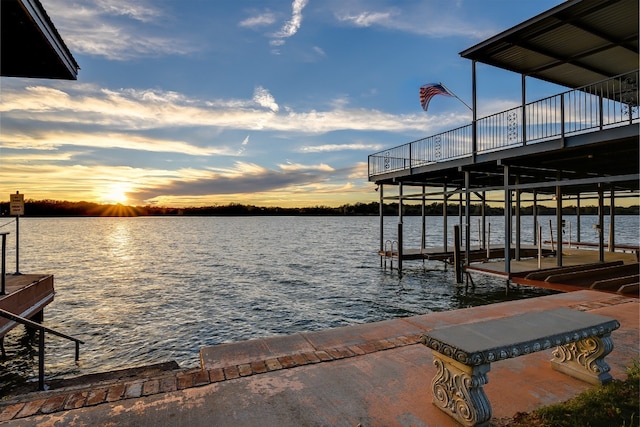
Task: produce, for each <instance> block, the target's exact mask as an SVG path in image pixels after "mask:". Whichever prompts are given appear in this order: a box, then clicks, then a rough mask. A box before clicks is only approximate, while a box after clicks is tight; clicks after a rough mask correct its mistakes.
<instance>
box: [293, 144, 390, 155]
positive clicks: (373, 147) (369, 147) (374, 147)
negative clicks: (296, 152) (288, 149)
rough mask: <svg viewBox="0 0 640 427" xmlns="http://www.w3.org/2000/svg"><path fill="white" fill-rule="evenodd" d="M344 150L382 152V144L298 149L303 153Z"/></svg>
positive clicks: (316, 146)
mask: <svg viewBox="0 0 640 427" xmlns="http://www.w3.org/2000/svg"><path fill="white" fill-rule="evenodd" d="M345 150H367V151H379V150H382V144H362V143H359V144H323V145H312V146H306V147H302V148H301V149H300V151H302V152H304V153H327V152H333V151H345Z"/></svg>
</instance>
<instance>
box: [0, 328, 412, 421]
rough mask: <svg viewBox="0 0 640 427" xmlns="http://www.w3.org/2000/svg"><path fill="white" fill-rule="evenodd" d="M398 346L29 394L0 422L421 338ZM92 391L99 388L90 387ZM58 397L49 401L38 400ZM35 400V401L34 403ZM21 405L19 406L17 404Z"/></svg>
mask: <svg viewBox="0 0 640 427" xmlns="http://www.w3.org/2000/svg"><path fill="white" fill-rule="evenodd" d="M397 338H398V339H397V340H396V341H395V342H390V341H388V340H384V339H383V340H379V341H373V342H370V343H367V345H364V346H358V345H352V346H349V347H344V348H328V349H323V350H318V351H314V352H304V353H295V354H291V355H286V356H280V357H277V358H274V359H268V360H257V361H254V362H251V363H242V364H239V365H232V366H227V367H225V368H215V369H209V370H202V369H199V368H192V369H188V370H178V371H176V372H174V373H171V374H170V375H169V376H168V374H167V373H160V374H157V377H153V378H147V379H145V380H140V379H134V380H132V381H131V382H124V383H117V384H113V385H111V386H108V387H106V388H105V387H103V386H98V387H99V388H98V389H97V390H83V391H78V390H73V391H65V390H50V391H45V392H36V393H30V394H27V395H23V396H19V397H17V398H14V399H11V400H9V401H6V402H1V403H0V422H2V421H8V420H12V419H19V418H26V417H30V416H32V415H36V414H51V413H54V412H58V411H63V410H69V409H78V408H82V407H85V406H95V405H100V404H102V403H107V402H110V403H111V402H115V401H118V400H125V399H136V398H139V397H142V396H150V395H152V394H158V393H166V392H169V391H175V390H176V389H177V390H183V389H186V388H191V387H202V386H206V385H209V384H211V383H216V382H221V381H227V380H232V379H237V378H240V377H247V376H250V375H259V374H263V373H265V372H272V371H278V370H281V369H289V368H294V367H297V366H304V365H309V364H315V363H322V362H331V361H334V360H340V359H345V358H349V357H355V356H361V355H365V354H368V353H373V352H378V351H384V350H390V349H394V348H398V347H404V346H407V345H413V344H418V343H419V341H420V336H419V335H411V336H406V337H405V336H401V337H397ZM89 387H96V386H95V385H90V386H89ZM48 394H55V395H54V396H51V397H48V398H37V397H36V396H41V395H48ZM31 399H33V400H31ZM16 401H18V402H16Z"/></svg>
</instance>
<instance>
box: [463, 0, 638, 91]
mask: <svg viewBox="0 0 640 427" xmlns="http://www.w3.org/2000/svg"><path fill="white" fill-rule="evenodd" d="M460 55H461V56H462V57H463V58H467V59H471V60H475V61H478V62H481V63H485V64H489V65H493V66H496V67H499V68H503V69H505V70H509V71H513V72H517V73H520V74H524V75H526V76H531V77H535V78H538V79H541V80H545V81H548V82H552V83H556V84H559V85H562V86H566V87H570V88H574V89H575V88H578V87H582V86H585V85H588V84H591V83H593V82H597V81H600V80H604V79H608V78H611V77H614V76H617V75H620V74H624V73H627V72H630V71H632V70H635V69H637V68H638V0H570V1H567V2H565V3H562V4H560V5H558V6H557V7H554V8H552V9H549V10H548V11H546V12H544V13H541V14H540V15H537V16H535V17H533V18H531V19H529V20H527V21H524V22H522V23H521V24H519V25H516V26H515V27H512V28H510V29H508V30H506V31H503V32H502V33H500V34H497V35H496V36H494V37H491V38H489V39H487V40H485V41H483V42H481V43H479V44H477V45H475V46H473V47H470V48H468V49H466V50H464V51H462V52H460Z"/></svg>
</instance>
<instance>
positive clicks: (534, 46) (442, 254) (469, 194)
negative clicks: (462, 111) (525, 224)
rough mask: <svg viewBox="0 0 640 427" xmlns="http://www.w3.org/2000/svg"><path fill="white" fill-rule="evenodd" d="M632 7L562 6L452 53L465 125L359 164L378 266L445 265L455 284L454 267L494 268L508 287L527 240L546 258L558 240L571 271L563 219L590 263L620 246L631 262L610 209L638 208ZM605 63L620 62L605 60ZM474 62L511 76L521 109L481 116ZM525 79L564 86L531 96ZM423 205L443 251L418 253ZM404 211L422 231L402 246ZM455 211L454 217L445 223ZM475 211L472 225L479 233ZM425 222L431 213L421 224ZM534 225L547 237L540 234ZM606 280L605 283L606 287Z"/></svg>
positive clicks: (634, 248)
mask: <svg viewBox="0 0 640 427" xmlns="http://www.w3.org/2000/svg"><path fill="white" fill-rule="evenodd" d="M637 11H638V2H637V1H636V0H614V1H611V2H606V1H594V2H593V3H589V4H587V2H582V1H580V0H575V1H568V2H565V3H563V4H562V5H559V6H557V7H554V8H552V9H550V10H548V11H546V12H544V13H542V14H540V15H538V16H536V17H533V18H531V19H529V20H527V21H525V22H523V23H521V24H519V25H516V26H514V27H513V28H510V29H509V30H506V31H504V32H502V33H500V34H497V35H495V36H493V37H491V38H489V39H487V40H484V41H482V42H481V43H478V44H477V45H475V46H472V47H470V48H468V49H466V50H464V51H462V52H460V56H461V57H463V58H465V59H468V60H470V64H471V80H472V82H471V83H472V84H471V87H472V93H471V97H472V103H471V104H472V107H470V108H471V116H472V117H471V123H469V124H467V125H465V126H462V127H458V128H456V129H452V130H447V131H444V132H441V133H437V134H435V135H431V136H426V137H424V138H421V139H418V140H414V141H411V142H408V143H404V144H401V145H398V146H395V147H390V148H387V149H384V150H382V151H379V152H377V153H374V154H371V155H369V157H368V179H369V181H370V182H372V183H374V184H375V185H376V187H375V190H376V191H377V192H378V196H379V210H380V212H379V217H380V227H379V228H380V239H379V247H378V254H379V256H380V258H381V259H380V262H381V265H383V264H386V263H387V261H388V262H393V263H395V265H394V267H395V268H397V270H398V271H401V270H402V267H403V261H408V260H417V259H426V260H429V259H435V260H443V261H446V262H450V263H451V262H453V264H454V266H455V271H456V281H457V282H458V283H462V280H463V279H462V278H463V274H462V272H463V270H467V271H475V272H482V271H485V272H493V273H498V270H497V269H496V266H497V264H500V266H501V267H502V270H501V271H500V272H499V273H504V274H502V275H501V276H504V277H506V278H507V280H512V278H513V279H514V280H515V278H516V277H518V276H517V275H513V274H512V273H514V272H515V271H516V270H517V268H518V267H516V266H517V263H519V262H520V261H522V260H523V259H526V258H529V257H530V256H531V251H532V250H531V249H530V248H528V247H527V244H529V245H533V247H537V248H538V251H539V252H540V253H542V252H543V251H547V250H548V248H545V249H543V248H542V247H541V245H542V242H543V241H544V240H547V241H549V242H554V240H555V247H553V243H552V247H551V252H554V254H553V255H554V256H553V258H552V259H553V260H554V261H555V267H558V268H561V267H564V266H566V265H572V264H573V262H572V261H570V260H566V259H565V258H567V257H566V256H565V253H567V251H566V249H567V248H568V247H569V248H570V246H571V245H570V244H569V245H567V243H568V242H565V241H563V240H564V239H566V236H563V233H564V231H565V230H564V225H565V220H564V217H563V216H566V215H569V214H570V215H575V216H576V220H577V224H576V229H575V230H574V232H575V241H577V242H579V245H580V247H581V248H585V247H591V248H594V249H595V251H594V252H595V253H596V254H597V259H596V262H600V263H604V262H605V258H607V257H605V252H607V253H609V252H616V251H620V250H623V251H631V252H635V253H636V260H635V262H638V258H637V257H638V255H637V254H638V253H639V252H640V251H639V250H638V242H637V240H636V241H630V242H617V241H616V239H615V236H616V232H615V227H616V208H617V207H623V206H625V205H627V206H630V205H637V204H638V200H640V150H639V148H640V141H639V135H640V132H639V129H640V127H639V125H640V108H639V105H640V104H639V101H638V100H639V99H640V96H639V84H638V82H639V80H640V78H639V74H638V73H639V70H638V63H639V56H638V46H637V43H635V44H634V45H633V46H631V45H629V44H627V43H626V42H623V41H622V40H637V39H638V22H637V20H636V19H627V16H634V17H635V16H637ZM608 20H612V21H615V22H616V23H617V24H616V25H617V27H616V28H617V31H619V33H618V34H617V35H616V36H613V35H612V34H610V37H604V35H605V34H609V32H610V31H611V27H610V26H608V25H607V24H606V23H605V22H607V21H608ZM575 22H581V24H579V25H576V24H575ZM558 40H563V43H558ZM578 46H579V48H578ZM623 51H624V52H625V53H624V55H622V56H619V55H618V53H621V52H623ZM614 52H615V53H614ZM613 57H615V58H617V60H616V61H612V60H611V58H613ZM478 63H481V64H484V65H489V66H493V67H498V68H501V69H503V70H506V71H508V72H511V73H514V77H515V78H518V77H519V79H520V82H521V83H520V91H519V93H517V94H514V96H513V98H514V99H518V100H520V102H516V104H517V105H515V106H514V107H513V108H511V109H508V110H506V111H501V112H496V113H493V114H490V115H487V116H484V117H480V116H479V115H478V108H477V105H478V101H479V100H478V96H477V95H478V88H477V81H478V67H477V65H478ZM528 79H538V80H541V81H544V82H550V83H554V84H557V85H560V86H562V87H564V88H567V89H566V90H565V91H564V92H562V93H557V94H555V95H552V96H548V97H546V98H543V99H538V100H531V99H529V96H528V91H527V80H528ZM427 202H432V204H431V207H430V215H433V214H434V209H436V210H439V209H441V212H442V213H441V215H440V218H439V219H438V221H442V229H443V236H442V247H441V248H437V249H432V248H429V247H427V245H426V234H427V225H428V224H427V219H426V218H427V215H426V204H427ZM587 202H588V203H591V205H589V206H588V207H590V208H593V209H592V211H594V210H597V217H598V219H597V223H596V224H595V226H594V229H595V230H596V232H597V238H596V239H595V240H597V241H595V242H589V243H586V242H583V241H582V240H583V237H584V234H585V233H584V232H583V230H582V228H583V224H582V222H581V215H583V214H584V212H586V209H585V208H586V207H587V206H586V205H585V203H587ZM409 207H411V208H412V211H413V212H414V214H417V212H419V211H421V216H422V227H421V230H420V235H418V236H410V237H411V238H410V239H406V238H405V237H406V236H405V235H404V233H405V232H406V230H405V229H404V215H405V210H407V209H408V208H409ZM496 207H498V208H499V209H500V210H502V211H503V215H504V231H503V232H501V233H500V235H501V236H506V237H505V238H503V241H502V242H496V243H495V244H492V246H495V247H492V248H491V249H489V243H490V240H491V239H490V235H491V234H490V227H487V223H486V222H487V220H486V218H487V212H488V211H489V210H490V208H496ZM543 208H544V210H545V211H546V212H554V216H555V221H554V222H555V224H553V225H554V227H552V221H549V230H546V224H541V223H540V221H539V216H540V214H539V212H541V211H542V210H543ZM393 211H396V212H397V232H395V235H391V236H389V235H385V233H387V234H390V231H389V228H388V227H385V217H387V218H388V217H389V214H390V213H391V212H393ZM454 212H456V213H457V218H455V219H453V218H451V217H452V216H453V215H454ZM525 214H526V215H530V216H531V217H532V219H533V221H532V223H533V226H534V229H533V230H532V231H533V233H531V235H532V237H533V241H532V242H529V241H527V242H525V241H524V239H523V238H522V236H523V235H524V234H525V233H523V232H522V224H521V223H522V221H521V219H522V217H523V215H525ZM472 215H473V216H478V217H480V220H479V223H478V225H477V226H476V225H475V224H472V221H471V217H472ZM605 217H607V218H606V219H607V220H608V221H605ZM432 220H434V217H433V216H429V220H428V221H432ZM606 222H608V227H605V224H606ZM543 225H544V226H545V227H544V228H545V231H548V232H549V234H550V235H549V236H548V237H547V236H545V238H543V234H542V232H543ZM489 226H490V224H489ZM606 228H608V229H606ZM568 231H569V233H568V237H569V240H571V238H572V237H573V236H571V234H572V233H571V230H568ZM472 235H473V236H478V245H476V247H477V246H479V247H480V249H479V250H472V243H473V242H472V238H471V236H472ZM554 236H555V239H554ZM416 237H419V239H416ZM636 238H637V234H636ZM634 240H635V238H634ZM408 241H420V242H421V244H420V248H419V249H415V248H410V247H407V243H406V242H408ZM451 242H453V244H452V243H451ZM452 251H453V252H452ZM484 251H486V252H487V255H484V253H483V252H484ZM456 252H457V253H456ZM500 252H502V253H501V254H500ZM551 252H546V255H547V256H550V255H552V254H551ZM534 256H535V255H534ZM540 257H541V258H544V255H541V256H540ZM497 258H501V260H497V264H496V265H494V266H491V267H489V266H488V265H487V263H483V265H482V266H476V265H474V264H472V263H475V262H486V261H487V260H491V261H496V259H497ZM574 258H575V257H574ZM544 264H547V263H546V262H545V263H544ZM611 278H612V279H617V277H616V276H613V277H611ZM528 283H529V284H530V285H535V284H536V282H535V281H533V280H531V281H529V282H528ZM613 283H614V282H613V281H612V282H610V283H609V284H610V285H611V286H612V287H613V286H614V285H613ZM566 284H567V285H572V283H566ZM625 284H631V285H633V283H625ZM545 286H546V285H545ZM606 288H607V289H608V287H606ZM631 289H633V286H629V287H628V288H627V290H631Z"/></svg>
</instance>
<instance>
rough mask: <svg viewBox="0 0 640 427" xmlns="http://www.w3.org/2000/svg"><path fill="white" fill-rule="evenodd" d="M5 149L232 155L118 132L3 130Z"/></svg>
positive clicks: (186, 143) (220, 149)
mask: <svg viewBox="0 0 640 427" xmlns="http://www.w3.org/2000/svg"><path fill="white" fill-rule="evenodd" d="M2 136H3V142H2V147H3V148H13V149H22V150H25V149H36V150H51V149H54V148H56V147H61V146H65V145H71V146H81V147H95V148H101V149H105V148H122V149H127V150H136V151H149V152H156V153H180V154H186V155H190V156H211V155H213V154H219V155H232V154H233V153H231V152H229V151H228V150H225V149H224V148H214V147H197V146H195V145H193V144H190V143H188V142H185V141H174V140H168V139H163V138H152V137H145V136H140V135H131V134H125V133H116V132H73V131H47V132H44V131H32V132H31V133H29V134H20V133H18V132H12V131H11V130H9V129H3V135H2Z"/></svg>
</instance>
